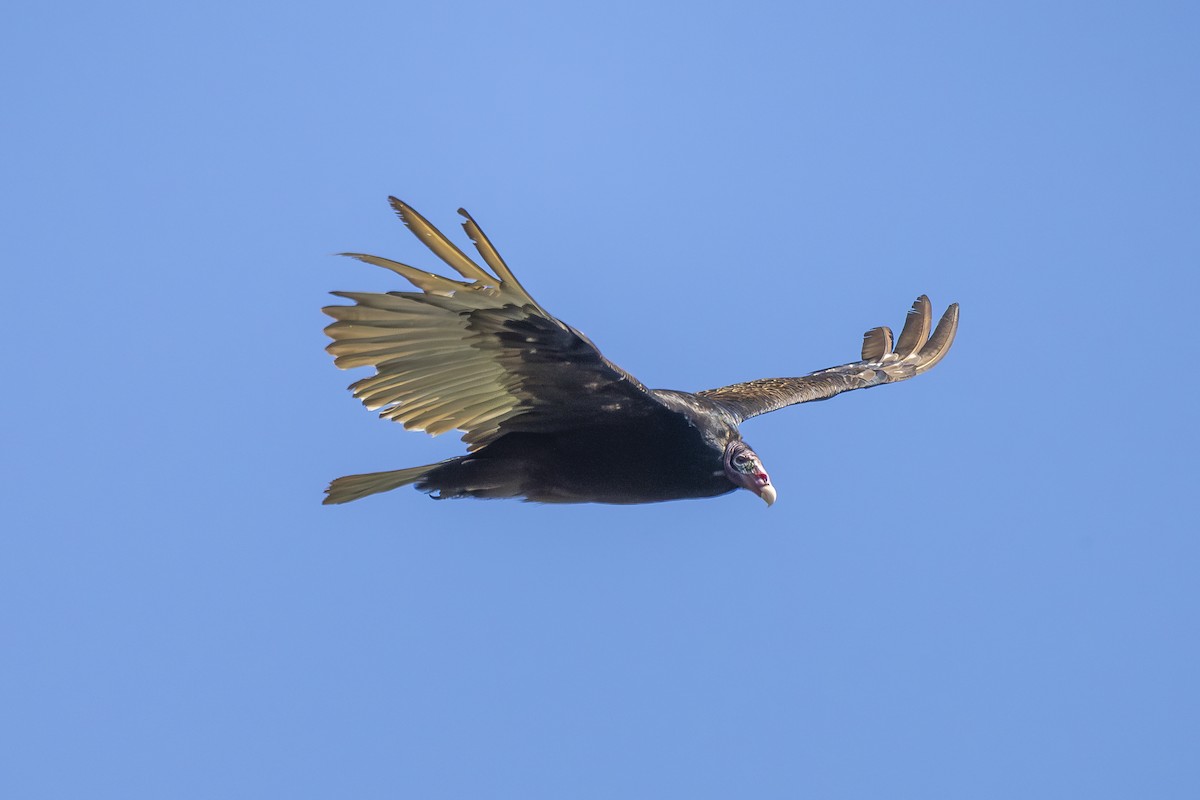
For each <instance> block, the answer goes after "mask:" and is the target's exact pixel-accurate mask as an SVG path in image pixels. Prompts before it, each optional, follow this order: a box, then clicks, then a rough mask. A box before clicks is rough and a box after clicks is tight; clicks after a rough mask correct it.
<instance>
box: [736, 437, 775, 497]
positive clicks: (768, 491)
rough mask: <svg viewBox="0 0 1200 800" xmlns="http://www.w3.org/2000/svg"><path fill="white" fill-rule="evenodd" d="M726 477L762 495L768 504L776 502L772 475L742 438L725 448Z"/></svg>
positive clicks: (737, 484)
mask: <svg viewBox="0 0 1200 800" xmlns="http://www.w3.org/2000/svg"><path fill="white" fill-rule="evenodd" d="M725 477H727V478H729V480H730V481H732V482H733V485H734V486H740V487H742V488H743V489H749V490H750V491H752V492H754V493H755V494H756V495H758V496H759V497H761V498H762V499H763V501H764V502H765V503H766V504H767V505H771V504H772V503H774V502H775V487H774V486H772V485H771V476H770V475H768V474H767V471H766V470H765V469H763V465H762V460H761V459H759V457H758V454H757V453H755V452H754V451H753V450H751V449H750V446H749V445H748V444H746V443H745V442H743V441H742V440H741V439H734V440H733V441H732V442H730V443H729V445H728V446H727V447H726V448H725Z"/></svg>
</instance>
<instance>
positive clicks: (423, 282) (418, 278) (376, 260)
mask: <svg viewBox="0 0 1200 800" xmlns="http://www.w3.org/2000/svg"><path fill="white" fill-rule="evenodd" d="M338 255H339V256H347V257H348V258H355V259H358V260H359V261H362V262H364V263H367V264H374V265H375V266H377V267H383V268H384V269H390V270H391V271H392V272H395V273H396V274H397V275H400V276H401V277H403V278H404V279H405V280H407V281H408V282H409V283H411V284H412V285H413V286H416V287H417V288H418V289H420V290H422V291H425V292H429V293H431V294H440V295H442V296H444V297H453V296H454V293H455V292H457V291H459V290H460V289H466V288H467V287H468V286H470V284H466V283H463V282H462V281H455V280H451V279H449V278H443V277H442V276H441V275H436V274H434V273H432V272H426V271H425V270H421V269H417V268H416V267H410V266H409V265H408V264H401V263H400V262H399V261H392V260H391V259H389V258H380V257H379V256H372V255H367V254H366V253H338Z"/></svg>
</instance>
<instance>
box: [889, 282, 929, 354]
mask: <svg viewBox="0 0 1200 800" xmlns="http://www.w3.org/2000/svg"><path fill="white" fill-rule="evenodd" d="M932 322H933V306H932V304H931V303H930V302H929V298H928V297H927V296H925V295H921V296H920V297H918V298H917V299H916V300H915V301H914V302H913V304H912V309H911V310H910V311H909V312H908V316H907V317H905V319H904V328H903V329H901V331H900V340H899V341H898V342H896V355H898V356H900V358H902V359H903V358H908V357H909V356H911V355H913V354H915V353H916V352H917V351H918V350H920V349H921V346H922V345H923V344H925V340H926V338H927V337H928V336H929V326H930V324H931V323H932Z"/></svg>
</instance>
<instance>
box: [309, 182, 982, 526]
mask: <svg viewBox="0 0 1200 800" xmlns="http://www.w3.org/2000/svg"><path fill="white" fill-rule="evenodd" d="M390 200H391V204H392V208H394V209H395V211H396V213H397V214H398V215H399V217H400V219H401V220H402V221H403V222H404V224H405V225H407V226H408V228H409V230H411V231H412V232H413V233H414V234H416V236H417V238H418V239H420V240H421V242H422V243H423V244H424V245H425V246H426V247H428V248H429V249H430V250H432V251H433V253H434V255H436V256H437V257H438V258H440V259H442V260H443V261H445V262H446V264H448V265H449V266H450V268H451V269H453V270H454V271H455V272H457V273H458V274H459V275H460V276H462V278H461V280H460V279H452V278H446V277H443V276H441V275H437V274H435V273H432V272H426V271H424V270H420V269H416V268H414V267H410V266H408V265H406V264H401V263H399V262H396V261H390V260H388V259H386V258H380V257H378V256H371V255H365V254H363V253H345V254H344V255H348V256H350V257H352V258H356V259H358V260H359V261H365V262H366V263H368V264H374V265H375V266H379V267H384V268H386V269H390V270H392V271H393V272H396V273H398V274H399V275H400V276H401V277H402V278H405V279H406V280H407V281H409V282H410V283H412V284H413V285H415V286H416V287H417V289H419V290H420V291H417V292H411V291H409V292H388V293H386V294H375V293H367V292H333V294H334V295H336V296H338V297H343V298H346V299H347V300H351V301H353V302H354V305H338V306H329V307H327V308H325V309H323V311H324V312H325V313H326V314H328V315H329V316H331V317H333V318H334V320H336V321H335V322H333V323H332V324H331V325H329V326H328V327H327V328H325V332H326V333H327V334H328V335H329V336H330V338H332V339H333V342H332V344H330V345H329V346H328V348H326V349H327V350H328V351H329V353H330V354H332V355H333V356H334V357H335V359H334V363H335V364H336V365H337V366H338V367H340V368H342V369H351V368H354V367H373V368H374V371H375V374H373V375H371V376H370V377H367V378H363V379H362V380H360V381H357V382H355V383H353V384H351V385H350V390H351V391H352V392H353V393H354V396H355V397H357V398H358V399H359V400H361V401H362V402H363V404H364V405H365V406H366V407H367V408H369V409H371V410H377V409H378V410H380V416H381V417H383V418H385V419H391V420H395V421H397V422H401V423H403V424H404V427H406V428H415V429H417V430H423V431H425V432H426V433H429V434H430V435H433V436H436V435H437V434H440V433H445V432H446V431H448V430H451V429H458V430H460V431H463V434H464V435H463V437H462V438H463V441H464V442H466V443H467V445H468V453H467V455H463V456H458V457H456V458H451V459H447V460H446V461H441V462H438V463H436V464H428V465H426V466H423V467H409V468H408V469H399V470H393V471H390V472H373V473H369V474H366V475H349V476H347V477H344V478H338V479H337V480H335V481H334V482H333V483H332V484H330V486H329V488H328V489H327V490H326V493H327V495H328V496H327V497H326V498H325V503H346V502H349V501H350V500H357V499H359V498H360V497H365V496H367V495H369V494H375V493H376V492H385V491H388V490H389V489H395V488H397V487H400V486H405V485H407V484H415V485H416V488H417V489H419V490H421V491H424V492H428V493H431V494H433V493H435V492H436V494H434V495H433V496H434V497H435V498H437V499H443V498H448V497H518V498H523V499H524V500H530V501H535V502H540V503H652V502H657V501H661V500H676V499H682V498H688V497H712V496H715V495H721V494H726V493H727V492H732V491H733V490H734V489H737V488H739V487H741V488H745V489H749V490H750V491H752V492H754V493H755V494H756V495H758V496H759V497H761V498H762V499H763V500H765V501H766V503H767V505H771V504H772V503H774V502H775V496H776V493H775V486H774V485H773V484H772V483H771V479H770V477H769V476H768V475H767V471H766V469H765V468H764V467H763V464H762V460H761V459H759V457H758V454H757V453H755V452H754V451H753V450H752V449H750V446H749V445H747V444H746V443H745V442H744V441H742V437H741V435H740V434H739V433H738V425H739V424H740V423H741V422H742V421H743V420H745V419H749V418H750V417H754V416H757V415H759V414H765V413H766V412H768V411H774V410H775V409H777V408H783V407H784V406H789V405H792V404H794V403H807V402H810V401H813V400H824V399H826V398H829V397H833V396H834V395H835V394H840V393H841V392H846V391H850V390H851V389H868V388H870V387H872V386H879V385H880V384H884V383H894V382H896V381H902V380H906V379H908V378H911V377H913V376H914V375H919V374H920V373H922V372H925V371H926V370H929V369H932V368H933V366H934V365H935V364H937V363H938V362H939V361H941V360H942V358H943V357H944V356H945V355H946V352H947V351H949V349H950V344H951V342H953V340H954V333H955V331H956V329H957V328H958V305H957V304H954V305H951V306H950V307H949V308H948V309H946V313H945V314H943V315H942V318H941V320H940V321H939V322H938V324H937V327H936V328H934V329H933V334H932V335H930V332H929V329H930V322H931V318H932V317H931V313H930V311H931V309H930V304H929V298H928V297H926V296H925V295H921V296H920V297H918V298H917V300H916V302H915V303H913V305H912V310H911V311H909V312H908V318H907V319H906V320H905V322H904V329H903V330H902V331H901V332H900V338H899V339H898V340H896V341H895V343H894V346H893V341H892V332H891V330H889V329H888V328H882V327H881V328H872V329H871V330H869V331H867V333H866V334H865V335H864V337H863V344H862V360H861V361H855V362H854V363H851V364H844V365H842V366H839V367H831V368H829V369H823V370H818V371H816V372H813V373H810V374H808V375H804V376H802V377H799V378H764V379H761V380H755V381H749V382H747V383H736V384H733V385H732V386H723V387H721V388H719V389H708V390H706V391H702V392H696V393H694V394H693V393H689V392H677V391H672V390H667V389H648V388H646V386H645V385H643V384H642V382H641V381H639V380H637V379H636V378H634V377H633V376H632V375H630V374H629V373H628V372H626V371H625V370H623V369H621V368H620V367H618V366H617V365H616V364H614V363H612V362H611V361H609V360H608V359H607V358H605V357H604V356H602V355H601V354H600V351H599V350H598V349H597V348H596V346H595V345H594V344H592V342H591V340H590V339H588V338H587V337H586V336H584V335H583V334H582V333H580V332H579V331H577V330H575V329H574V328H572V327H571V326H570V325H568V324H566V323H565V322H563V321H561V320H559V319H557V318H555V317H554V316H553V315H552V314H550V313H549V312H547V311H546V310H545V309H544V308H542V307H541V306H540V305H538V303H537V301H536V300H534V299H533V298H532V297H530V296H529V293H528V292H526V291H525V289H524V287H522V286H521V284H520V282H519V281H517V278H516V276H514V275H513V273H512V271H511V270H509V268H508V265H507V264H505V263H504V260H503V259H502V258H500V254H499V253H497V252H496V248H494V247H493V246H492V243H491V242H490V241H488V238H487V237H486V236H484V235H483V231H482V230H480V229H479V226H478V225H477V224H476V223H475V220H473V219H471V216H470V215H469V214H467V212H466V211H463V210H462V209H459V211H458V213H459V214H461V215H462V216H463V217H464V218H465V219H466V221H465V222H464V223H463V228H465V229H466V232H467V236H469V237H470V239H471V241H472V242H473V243H474V244H475V247H476V248H477V249H478V250H479V255H480V256H482V258H483V261H484V263H486V264H487V265H488V266H489V267H490V268H491V272H488V271H487V270H485V269H484V268H483V267H481V266H480V265H479V264H478V263H476V262H475V261H472V260H471V259H470V258H469V257H468V256H467V255H466V254H465V253H463V252H462V251H461V250H460V249H458V247H456V246H455V245H454V244H453V243H452V242H451V241H450V240H449V239H448V238H447V237H446V236H445V235H443V234H442V232H441V231H439V230H438V229H437V228H435V227H433V225H431V224H429V222H428V221H427V220H426V219H425V218H424V217H422V216H421V215H420V214H418V213H417V212H416V211H414V210H413V209H412V208H410V207H409V206H408V205H406V204H405V203H402V202H401V201H399V200H397V199H396V198H394V197H392V198H390Z"/></svg>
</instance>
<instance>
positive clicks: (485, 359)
mask: <svg viewBox="0 0 1200 800" xmlns="http://www.w3.org/2000/svg"><path fill="white" fill-rule="evenodd" d="M389 199H390V201H391V204H392V208H394V209H395V210H396V213H397V214H398V215H399V217H400V219H401V220H403V222H404V224H405V225H407V226H408V228H409V230H411V231H412V232H413V233H414V234H416V236H417V238H418V239H420V240H421V241H422V242H423V243H424V244H425V245H426V246H427V247H429V249H430V250H432V251H433V252H434V254H435V255H437V256H438V257H439V258H441V259H442V260H443V261H445V262H446V264H448V265H449V266H450V267H451V268H452V269H453V270H454V271H455V272H457V273H458V274H459V275H461V276H462V277H463V278H464V279H465V280H454V279H451V278H446V277H443V276H441V275H437V274H434V273H432V272H426V271H424V270H419V269H416V268H414V267H410V266H408V265H406V264H401V263H399V262H396V261H391V260H389V259H386V258H379V257H378V256H370V255H364V254H362V253H343V255H347V256H350V257H352V258H357V259H358V260H360V261H365V262H367V263H368V264H374V265H376V266H379V267H384V268H386V269H390V270H392V271H393V272H395V273H397V274H399V275H400V276H402V277H404V278H405V279H407V280H408V281H409V282H410V283H412V284H413V285H415V286H416V287H417V288H418V289H420V290H421V291H420V292H388V293H386V294H375V293H366V292H333V294H334V295H337V296H338V297H344V298H346V299H348V300H352V301H354V303H355V305H351V306H328V307H326V308H324V309H322V310H323V311H324V312H325V313H326V314H328V315H329V316H331V317H333V318H334V319H335V320H337V321H336V322H334V323H333V324H331V325H329V326H328V327H327V328H325V332H326V333H327V334H329V336H330V338H332V339H333V342H332V343H331V344H330V345H329V346H328V347H327V348H326V350H328V351H329V352H330V353H331V354H332V355H333V356H335V360H334V363H335V364H337V366H339V367H341V368H342V369H350V368H353V367H373V368H374V369H375V374H374V375H372V376H370V377H368V378H363V379H362V380H360V381H357V382H355V383H353V384H351V385H350V389H351V391H353V392H354V396H355V397H357V398H359V399H360V400H362V402H363V404H364V405H365V406H366V407H367V408H369V409H371V410H379V411H380V416H381V417H383V418H385V419H391V420H395V421H397V422H401V423H403V424H404V427H406V428H413V429H417V430H423V431H426V432H427V433H429V434H431V435H437V434H439V433H444V432H446V431H448V430H452V429H455V428H457V429H458V430H461V431H463V432H464V435H463V441H465V442H467V443H468V444H469V445H470V449H472V450H476V449H478V448H480V447H483V446H484V445H485V444H487V443H488V442H491V441H493V440H495V439H496V438H498V437H499V436H501V435H503V434H504V433H508V432H511V431H525V432H534V431H552V430H563V429H566V428H570V427H574V426H579V425H586V424H589V423H597V422H601V421H605V420H610V421H615V420H616V419H617V418H618V417H619V416H622V415H625V416H627V417H637V416H644V415H648V414H653V413H662V412H664V411H666V407H665V406H663V404H662V403H660V402H659V401H658V400H656V399H655V398H654V397H653V396H652V395H651V394H650V393H649V392H648V391H647V389H646V387H645V386H643V385H642V384H641V383H640V382H638V381H637V380H636V379H634V378H633V376H631V375H630V374H629V373H627V372H625V371H624V370H623V369H621V368H620V367H618V366H617V365H616V364H613V363H612V362H611V361H609V360H608V359H606V358H605V357H604V356H602V355H601V354H600V351H599V350H597V349H596V347H595V345H593V344H592V343H591V342H590V341H589V340H588V339H587V337H585V336H584V335H583V334H581V333H579V332H578V331H576V330H575V329H574V328H572V327H571V326H569V325H567V324H565V323H563V322H560V321H559V320H557V319H555V318H554V317H552V316H551V315H550V314H548V313H547V312H546V310H545V309H543V308H542V307H541V306H540V305H538V303H537V302H536V301H535V300H534V299H533V298H532V297H530V296H529V293H528V292H526V291H525V289H524V287H522V286H521V284H520V283H519V282H518V281H517V279H516V277H514V276H513V274H512V272H511V271H510V270H509V268H508V266H507V265H506V264H505V263H504V261H503V259H501V258H500V255H499V254H498V253H497V252H496V249H495V248H494V247H493V246H492V244H491V242H489V241H488V239H487V237H486V236H484V234H483V231H481V230H480V229H479V226H478V225H477V224H475V221H474V220H473V219H471V217H470V215H468V214H467V212H465V211H463V210H462V209H459V212H458V213H460V214H462V215H463V216H464V217H465V218H466V222H464V223H463V228H465V229H466V232H467V235H468V236H469V237H470V238H471V240H472V241H473V242H474V244H475V246H476V248H478V250H479V254H480V255H481V256H482V257H483V260H484V262H485V263H486V264H487V265H488V266H489V267H491V268H492V271H493V272H494V273H495V274H492V273H489V272H488V271H487V270H485V269H483V267H481V266H479V264H477V263H476V262H474V261H472V260H471V259H470V258H469V257H467V255H466V254H465V253H463V252H462V251H461V250H459V249H458V247H456V246H455V245H454V243H453V242H451V241H450V240H449V239H448V238H446V236H444V235H443V234H442V232H441V231H439V230H438V229H437V228H435V227H434V226H433V225H431V224H430V223H429V222H428V221H427V220H426V219H425V218H424V217H422V216H421V215H420V214H418V213H417V212H416V211H414V210H413V209H411V208H410V207H409V206H407V205H406V204H404V203H402V202H401V201H399V200H397V199H396V198H394V197H392V198H389Z"/></svg>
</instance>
